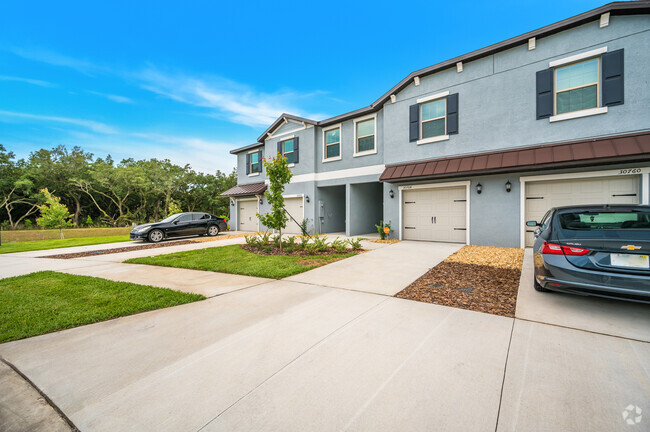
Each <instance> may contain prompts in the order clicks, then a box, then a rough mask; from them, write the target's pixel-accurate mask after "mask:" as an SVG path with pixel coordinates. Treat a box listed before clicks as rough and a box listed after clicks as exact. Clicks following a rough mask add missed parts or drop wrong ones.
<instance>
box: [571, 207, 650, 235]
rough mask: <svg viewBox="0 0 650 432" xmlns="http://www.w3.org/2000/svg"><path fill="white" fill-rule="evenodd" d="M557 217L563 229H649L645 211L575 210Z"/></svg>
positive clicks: (647, 213)
mask: <svg viewBox="0 0 650 432" xmlns="http://www.w3.org/2000/svg"><path fill="white" fill-rule="evenodd" d="M559 219H560V225H562V229H565V230H581V231H591V230H650V212H647V211H576V212H571V213H563V214H561V215H559Z"/></svg>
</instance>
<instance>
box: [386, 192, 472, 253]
mask: <svg viewBox="0 0 650 432" xmlns="http://www.w3.org/2000/svg"><path fill="white" fill-rule="evenodd" d="M461 186H465V244H467V245H468V244H470V243H469V242H470V209H471V207H470V189H471V186H472V182H471V181H470V180H465V181H458V182H447V183H427V184H417V185H405V186H398V188H397V189H398V190H399V239H400V240H402V238H403V233H404V223H403V216H404V209H403V208H404V201H403V197H402V194H403V191H405V190H413V189H440V188H452V187H461Z"/></svg>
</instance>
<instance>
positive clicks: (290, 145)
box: [280, 138, 296, 164]
mask: <svg viewBox="0 0 650 432" xmlns="http://www.w3.org/2000/svg"><path fill="white" fill-rule="evenodd" d="M280 148H281V150H282V155H283V156H284V157H286V158H287V163H288V164H292V163H295V162H296V153H295V150H296V149H295V139H294V138H291V139H288V140H285V141H282V142H281V143H280Z"/></svg>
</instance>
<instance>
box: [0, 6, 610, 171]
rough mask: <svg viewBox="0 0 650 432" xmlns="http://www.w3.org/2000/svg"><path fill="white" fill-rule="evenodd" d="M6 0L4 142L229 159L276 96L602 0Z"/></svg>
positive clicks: (221, 162) (268, 115) (199, 165)
mask: <svg viewBox="0 0 650 432" xmlns="http://www.w3.org/2000/svg"><path fill="white" fill-rule="evenodd" d="M605 3H606V2H604V1H587V0H572V1H557V0H549V1H544V2H542V1H539V0H538V1H529V0H520V1H510V0H505V1H500V2H478V1H476V2H473V1H457V2H444V3H443V2H439V1H430V0H429V1H423V2H417V1H413V2H383V1H370V2H350V1H346V2H337V1H328V2H307V1H305V2H291V1H284V2H222V1H199V0H197V1H188V2H178V1H173V2H172V1H129V2H125V1H112V2H89V1H83V2H81V1H79V2H75V1H65V2H52V1H47V2H45V1H29V2H21V1H13V2H10V1H5V2H0V144H3V145H4V146H5V147H6V148H8V149H9V150H11V151H13V152H15V153H16V154H17V155H18V156H19V157H27V156H28V155H29V153H30V152H31V151H34V150H37V149H39V148H51V147H54V146H56V145H59V144H65V145H67V146H74V145H79V146H81V147H83V148H84V149H85V150H87V151H90V152H92V153H94V154H95V155H96V156H98V157H104V156H106V155H107V154H111V155H112V156H113V158H114V159H116V160H121V159H122V158H127V157H133V158H136V159H139V158H150V157H157V158H169V159H171V160H172V161H173V162H175V163H178V164H181V165H182V164H185V163H189V164H191V165H192V167H193V168H194V169H197V170H199V171H204V172H214V171H215V170H216V169H220V170H222V171H226V172H229V171H230V170H231V169H232V168H233V167H234V165H235V162H236V161H235V158H234V156H232V155H230V154H229V153H228V151H229V150H230V149H232V148H233V147H237V146H240V145H246V144H250V143H253V142H255V140H256V138H257V137H258V136H259V135H260V134H261V132H263V131H264V130H265V129H266V127H267V126H268V125H269V124H270V123H271V122H272V121H273V120H274V119H275V118H276V117H277V116H278V115H279V114H281V113H282V112H290V113H292V114H296V115H300V116H304V117H309V118H313V119H315V120H321V119H323V118H327V117H330V116H333V115H338V114H342V113H345V112H348V111H351V110H354V109H357V108H361V107H364V106H367V105H369V104H370V103H371V102H373V101H374V100H376V99H377V98H378V97H379V96H381V95H382V94H383V93H384V92H386V91H388V89H390V88H391V87H392V86H393V85H395V84H396V83H397V82H398V81H399V80H401V79H402V78H404V77H405V76H406V75H408V74H409V73H410V72H412V71H414V70H417V69H420V68H422V67H426V66H429V65H432V64H435V63H438V62H440V61H443V60H446V59H449V58H452V57H455V56H457V55H461V54H464V53H467V52H469V51H472V50H475V49H478V48H482V47H484V46H487V45H490V44H492V43H496V42H499V41H501V40H504V39H507V38H510V37H513V36H517V35H519V34H522V33H525V32H527V31H530V30H533V29H536V28H539V27H542V26H544V25H547V24H551V23H553V22H556V21H559V20H561V19H564V18H568V17H570V16H573V15H576V14H579V13H582V12H584V11H587V10H589V9H593V8H595V7H598V6H601V5H603V4H605Z"/></svg>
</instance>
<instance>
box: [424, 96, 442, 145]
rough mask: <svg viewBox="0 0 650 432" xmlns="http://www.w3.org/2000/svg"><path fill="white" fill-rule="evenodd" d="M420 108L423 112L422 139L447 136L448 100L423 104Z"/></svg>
mask: <svg viewBox="0 0 650 432" xmlns="http://www.w3.org/2000/svg"><path fill="white" fill-rule="evenodd" d="M420 108H421V112H422V114H421V115H422V123H421V127H422V132H421V137H422V139H425V138H432V137H437V136H441V135H446V132H447V98H444V99H438V100H435V101H431V102H426V103H423V104H422V105H420Z"/></svg>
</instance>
